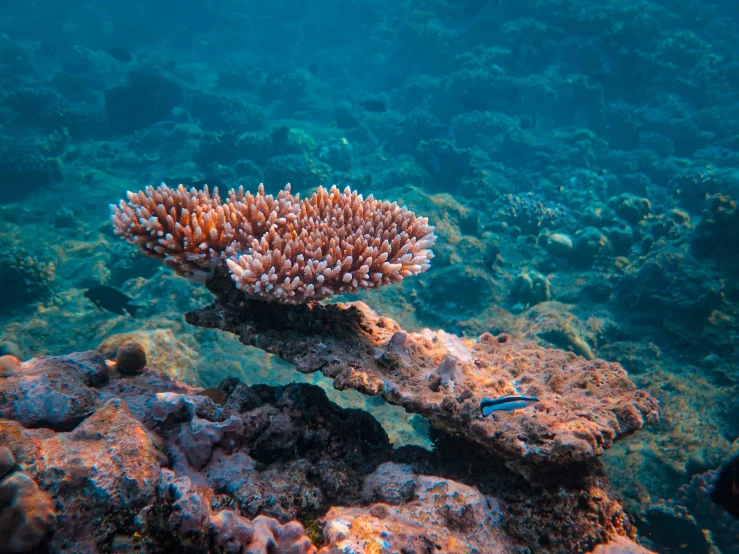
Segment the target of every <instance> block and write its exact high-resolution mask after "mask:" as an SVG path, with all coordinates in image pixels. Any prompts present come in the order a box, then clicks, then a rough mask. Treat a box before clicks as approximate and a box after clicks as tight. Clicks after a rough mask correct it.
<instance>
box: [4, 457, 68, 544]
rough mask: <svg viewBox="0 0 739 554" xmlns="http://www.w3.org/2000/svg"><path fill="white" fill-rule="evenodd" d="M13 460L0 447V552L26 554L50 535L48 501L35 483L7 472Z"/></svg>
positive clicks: (51, 517) (52, 520)
mask: <svg viewBox="0 0 739 554" xmlns="http://www.w3.org/2000/svg"><path fill="white" fill-rule="evenodd" d="M14 466H15V458H14V457H13V454H12V453H11V452H10V450H9V449H8V448H7V447H4V446H0V552H3V553H10V552H30V551H32V550H33V549H34V548H37V547H41V546H42V545H43V544H44V543H45V542H47V541H48V539H49V538H50V537H51V535H52V533H53V532H54V527H55V514H54V508H53V507H52V503H51V498H49V495H48V494H46V493H45V492H43V491H41V490H40V489H39V488H38V485H37V484H36V482H35V481H34V480H33V479H31V478H30V477H28V475H25V474H24V473H20V472H17V471H16V472H11V470H12V469H13V468H14Z"/></svg>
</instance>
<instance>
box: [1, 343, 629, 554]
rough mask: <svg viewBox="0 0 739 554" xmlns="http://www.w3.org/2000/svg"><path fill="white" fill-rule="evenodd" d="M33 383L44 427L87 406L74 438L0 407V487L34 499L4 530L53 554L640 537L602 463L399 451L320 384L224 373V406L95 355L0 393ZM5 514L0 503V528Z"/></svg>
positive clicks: (26, 373)
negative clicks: (522, 469) (526, 474)
mask: <svg viewBox="0 0 739 554" xmlns="http://www.w3.org/2000/svg"><path fill="white" fill-rule="evenodd" d="M396 342H397V341H396ZM60 374H64V375H67V376H68V378H69V379H70V380H71V381H73V382H74V383H76V385H75V386H70V385H69V383H66V382H62V381H59V380H55V379H54V376H55V375H60ZM34 381H46V382H47V383H48V388H49V390H50V391H53V394H55V395H56V396H55V398H56V401H55V402H49V401H48V398H50V397H49V394H51V393H49V394H47V395H45V396H31V397H29V398H28V400H27V403H28V404H33V405H34V411H35V412H37V414H38V417H37V418H36V419H37V420H38V421H52V420H53V419H54V418H55V417H56V406H55V405H56V404H60V403H62V398H65V399H66V403H67V404H75V403H76V404H81V403H82V402H83V401H84V402H86V403H87V405H88V407H87V412H86V414H85V416H84V418H83V419H82V420H81V421H79V423H78V424H77V425H76V426H75V427H74V428H72V429H70V430H68V431H64V430H60V429H57V430H55V429H54V428H52V427H50V426H43V427H39V426H34V425H31V424H29V422H28V420H23V421H21V420H20V419H18V418H17V417H16V416H17V413H15V412H13V413H8V412H6V413H3V414H2V415H1V417H0V474H3V475H5V474H7V473H8V471H14V473H11V474H10V476H9V477H4V478H2V479H1V480H0V491H4V490H5V488H7V487H11V486H13V487H15V486H16V484H17V483H16V481H18V482H21V481H22V482H23V483H25V484H24V485H23V487H20V488H19V487H16V490H19V491H20V490H21V489H22V490H23V491H25V492H23V494H24V495H25V496H23V498H24V499H26V500H27V501H26V500H24V502H23V503H22V506H23V510H26V511H25V512H24V513H25V514H26V516H27V517H26V518H25V519H23V518H21V519H17V520H16V519H14V521H20V522H28V523H24V524H23V525H20V526H17V528H14V529H13V533H15V536H21V535H22V536H23V537H25V539H24V540H27V541H32V542H33V541H35V542H33V545H37V544H42V542H43V543H44V544H46V543H48V547H49V549H50V550H51V551H55V552H63V553H64V552H70V553H71V552H79V551H80V550H84V551H86V552H91V553H101V552H107V551H109V550H110V549H112V550H114V551H146V552H149V551H151V552H161V551H186V550H189V549H196V550H199V551H206V550H207V551H210V552H224V553H225V552H253V553H255V554H256V553H262V554H267V553H271V552H285V553H287V552H292V553H305V554H310V553H315V552H316V551H317V550H318V551H319V552H323V553H329V552H335V551H337V549H342V551H347V552H357V553H358V552H374V551H376V552H389V551H393V550H402V551H405V552H419V553H420V552H428V551H429V548H431V549H433V550H437V551H442V552H450V553H457V552H458V553H462V552H475V551H476V552H493V551H494V552H502V553H509V552H510V553H511V554H513V553H514V552H520V549H521V548H528V549H535V550H536V551H539V552H546V553H549V552H551V553H555V552H557V553H559V552H561V553H563V554H564V553H565V552H573V551H585V550H588V549H592V548H593V547H595V546H596V545H599V544H603V545H607V544H609V543H612V542H614V541H615V542H619V541H620V542H621V543H622V544H623V545H625V546H624V547H625V548H633V549H636V548H637V547H636V545H635V544H634V543H633V542H631V540H630V538H631V537H633V528H632V527H631V525H630V523H629V521H628V518H627V517H626V514H625V513H624V512H623V510H622V509H621V507H620V506H619V504H618V502H617V501H616V500H615V499H614V498H613V497H612V496H611V495H610V493H609V492H608V488H607V480H606V479H605V476H604V475H603V474H602V472H601V470H600V469H599V468H598V466H597V462H596V463H595V465H593V464H592V463H591V464H590V465H587V464H586V465H578V469H577V470H575V471H574V472H565V473H562V472H554V473H552V474H551V475H550V476H549V477H548V478H547V477H545V476H544V475H541V476H540V478H541V479H544V481H542V482H541V484H540V485H537V486H531V485H530V484H529V483H527V482H526V481H525V480H523V479H521V478H520V477H516V476H515V475H513V474H511V473H510V471H509V470H508V469H507V468H506V467H505V464H500V463H490V458H491V457H494V456H495V455H494V454H488V455H486V456H481V455H480V452H479V448H480V447H479V446H476V445H474V444H471V443H468V442H465V441H464V440H462V439H459V438H451V437H447V436H440V437H439V442H438V445H439V448H438V451H437V452H436V453H431V452H428V451H425V450H422V449H418V448H412V447H404V448H400V449H393V448H392V445H390V443H389V442H388V440H387V436H386V435H385V433H384V431H383V430H382V428H381V427H380V426H379V424H378V423H377V422H376V421H375V420H374V418H373V417H372V416H370V415H369V414H367V413H366V412H362V411H359V410H347V409H342V408H339V407H337V406H336V405H334V404H332V403H330V402H329V401H328V399H327V398H326V395H325V394H324V393H323V392H322V391H321V390H320V389H319V388H317V387H315V386H313V385H306V384H303V385H290V386H287V387H271V386H266V385H256V386H253V387H247V386H245V385H244V384H242V383H241V382H239V381H238V380H236V379H226V380H224V381H223V382H222V383H221V385H220V386H219V387H218V390H219V391H220V396H218V400H219V401H217V402H216V401H214V400H213V398H214V397H215V395H214V394H212V393H208V391H198V390H197V389H193V388H191V387H188V386H187V385H184V384H183V383H180V382H178V381H175V380H173V379H171V378H169V377H167V376H165V375H163V374H162V373H159V372H157V371H155V370H152V369H151V368H145V369H144V370H143V371H142V372H140V373H138V374H136V375H132V376H125V377H118V376H117V375H116V374H112V373H109V372H108V366H107V365H106V364H105V363H104V359H103V358H102V357H101V356H100V355H99V354H97V353H96V352H94V351H91V352H86V353H80V354H72V355H68V356H58V357H47V358H40V359H31V360H29V361H27V362H24V363H22V364H21V366H20V368H19V372H18V373H17V374H15V375H13V376H10V377H7V378H4V379H0V384H2V387H3V389H2V392H0V396H3V395H9V396H12V397H19V396H20V394H21V392H22V391H24V390H27V389H28V384H29V383H32V382H34ZM206 393H208V394H206ZM81 398H84V400H82V401H81V400H78V399H81ZM442 453H443V454H444V455H441V454H442ZM21 471H22V472H23V473H22V474H21V473H19V472H21ZM15 475H22V477H13V476H15ZM9 479H10V481H9ZM13 479H14V480H13ZM552 479H554V480H552ZM33 480H35V481H36V483H38V486H37V487H36V485H34V484H33V483H34V481H33ZM545 483H546V484H545ZM541 485H544V487H543V488H542V486H541ZM483 491H484V492H483ZM27 493H28V494H27ZM20 496H21V495H20V492H19V493H18V494H16V495H15V498H20ZM2 498H6V497H5V496H2ZM31 500H33V502H31ZM52 500H53V505H54V506H55V507H56V512H57V515H56V519H55V518H54V513H53V511H52V510H51V502H52ZM574 506H577V509H573V508H574ZM12 507H13V505H11V508H12ZM14 509H15V508H14ZM6 511H7V508H6V509H5V511H3V509H2V503H0V522H3V521H4V519H3V518H4V517H5V515H6ZM31 512H33V513H31ZM32 515H38V516H39V517H31V516H32ZM40 516H43V517H40ZM301 522H303V523H301ZM3 529H4V528H3V527H2V525H0V533H4V532H5V531H4V530H3ZM0 536H3V535H0ZM32 542H27V543H23V547H24V548H25V547H26V546H28V545H31V544H32ZM3 544H10V543H3ZM13 544H15V543H13ZM633 551H635V552H636V551H639V550H633Z"/></svg>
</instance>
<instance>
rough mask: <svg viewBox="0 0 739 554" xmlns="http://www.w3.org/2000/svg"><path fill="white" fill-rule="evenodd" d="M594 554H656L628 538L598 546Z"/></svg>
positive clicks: (617, 539) (620, 538) (616, 539)
mask: <svg viewBox="0 0 739 554" xmlns="http://www.w3.org/2000/svg"><path fill="white" fill-rule="evenodd" d="M593 554H654V552H652V551H651V550H648V549H646V548H644V547H643V546H639V545H638V544H636V543H635V542H633V541H631V540H629V539H627V538H626V537H618V538H615V539H613V540H612V541H609V542H608V543H607V544H599V545H598V546H596V547H595V550H593Z"/></svg>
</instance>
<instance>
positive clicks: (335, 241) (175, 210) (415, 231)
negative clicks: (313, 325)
mask: <svg viewBox="0 0 739 554" xmlns="http://www.w3.org/2000/svg"><path fill="white" fill-rule="evenodd" d="M112 220H113V225H114V227H115V231H116V233H117V234H119V235H122V236H123V237H124V238H125V239H126V240H128V241H129V242H131V243H133V244H136V245H137V246H139V248H140V249H141V250H142V251H143V252H144V253H145V254H147V255H150V256H154V257H157V258H160V259H162V260H163V261H164V263H166V264H168V265H170V266H172V267H174V268H175V270H177V271H178V272H179V273H181V274H185V275H195V276H202V275H205V274H207V273H206V272H208V271H210V270H212V269H213V268H214V267H215V266H217V265H221V264H224V263H225V264H227V266H228V268H229V270H230V272H231V275H232V277H233V279H234V281H236V283H237V285H238V287H239V288H240V289H241V290H243V291H244V292H246V293H247V294H249V295H253V296H259V297H262V298H263V299H266V300H277V301H279V302H285V303H302V302H307V301H311V300H320V299H322V298H326V297H329V296H333V295H335V294H340V293H343V292H356V291H357V290H359V289H363V288H375V287H378V286H381V285H385V284H389V283H394V282H397V281H401V280H402V279H403V278H405V277H408V276H411V275H417V274H418V273H421V272H423V271H425V270H426V269H428V268H429V262H430V260H431V258H432V257H433V253H432V251H431V247H432V246H433V244H434V242H435V240H436V236H435V235H434V232H433V231H434V228H433V227H432V226H430V225H429V224H428V219H426V218H419V217H416V215H415V214H414V213H413V212H411V211H410V210H408V209H407V208H405V207H402V206H398V204H397V203H395V202H393V203H390V202H387V201H380V200H375V199H374V198H373V197H372V196H369V197H368V198H366V199H365V198H363V197H362V195H360V194H358V193H357V192H352V191H351V190H350V189H349V188H348V187H347V188H346V189H344V191H343V192H342V191H340V190H339V189H338V188H336V187H332V188H331V190H326V189H325V188H323V187H319V189H318V190H317V191H316V192H315V193H314V194H313V195H312V196H311V197H310V198H307V199H304V200H300V199H299V197H298V196H292V194H291V193H290V186H289V185H288V186H287V187H286V188H285V190H283V191H281V192H280V193H279V194H278V195H277V197H276V198H275V197H273V196H271V195H267V194H265V192H264V187H263V186H261V185H260V187H259V190H258V191H257V194H256V195H252V194H251V193H248V192H247V193H244V191H243V189H239V190H238V191H233V190H232V191H230V193H229V196H228V199H227V201H226V202H225V203H222V202H221V199H220V197H219V195H218V190H217V189H215V190H214V191H213V194H212V195H211V194H210V193H209V191H208V189H207V187H206V188H205V190H203V191H198V190H195V189H191V190H189V191H188V190H187V189H185V187H183V186H182V185H180V187H178V188H177V189H170V188H169V187H167V186H166V185H164V184H162V185H160V186H159V187H157V188H153V187H147V188H146V189H145V190H144V191H142V192H138V193H131V192H129V193H128V201H127V202H126V201H123V200H122V201H121V202H120V204H119V205H118V206H114V207H113V216H112Z"/></svg>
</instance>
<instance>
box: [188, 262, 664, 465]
mask: <svg viewBox="0 0 739 554" xmlns="http://www.w3.org/2000/svg"><path fill="white" fill-rule="evenodd" d="M206 284H207V285H208V287H209V289H210V290H211V291H212V292H213V293H214V294H216V295H217V297H218V298H217V301H216V303H215V304H213V305H211V306H210V307H207V308H205V309H203V310H200V311H198V312H191V313H189V314H187V321H188V322H189V323H192V324H194V325H199V326H201V327H213V328H219V329H223V330H226V331H230V332H232V333H235V334H236V335H237V336H238V337H239V339H240V340H241V342H243V343H244V344H247V345H250V346H256V347H257V348H261V349H262V350H265V351H267V352H270V353H272V354H275V355H277V356H279V357H280V358H282V359H284V360H286V361H288V362H290V363H292V364H294V365H295V367H296V369H298V370H299V371H301V372H303V373H312V372H315V371H320V372H321V373H323V374H324V375H325V376H327V377H330V378H332V379H334V387H335V388H337V389H339V390H344V389H355V390H357V391H359V392H361V393H363V394H367V395H371V396H376V395H379V396H382V397H383V398H384V399H385V400H386V401H388V402H389V403H391V404H396V405H399V406H401V407H403V408H404V409H405V410H406V411H408V412H410V413H416V414H420V415H422V416H424V417H426V418H427V419H428V420H429V421H430V422H431V424H432V425H433V426H434V427H436V428H437V429H440V430H442V431H445V432H449V433H452V434H460V435H462V436H464V437H465V438H466V439H468V440H471V441H474V442H477V443H479V444H481V445H483V446H484V447H485V448H486V449H488V450H489V451H490V452H491V453H494V454H496V455H502V456H504V457H506V458H508V459H510V460H512V461H514V462H525V463H526V464H527V465H532V464H548V465H551V464H556V465H566V464H571V463H574V462H581V461H585V460H590V459H592V458H594V457H596V456H599V455H601V454H602V453H603V452H604V451H605V450H606V449H608V448H610V447H611V445H612V444H613V442H614V441H615V440H617V439H619V438H621V437H624V436H626V435H629V434H631V433H633V432H634V431H636V430H638V429H640V428H641V427H642V426H643V425H645V424H647V423H649V422H652V421H655V420H656V419H657V418H658V413H659V412H658V408H657V401H656V400H655V399H654V398H653V397H651V396H650V395H649V394H648V393H646V392H644V391H640V390H637V388H636V386H635V385H634V383H632V382H631V381H630V380H629V378H628V375H627V374H626V371H624V369H623V368H622V367H621V366H620V365H619V364H617V363H608V362H605V361H603V360H586V359H585V358H582V357H578V356H576V355H574V354H572V353H569V352H564V351H561V350H555V349H548V348H542V347H540V346H537V345H536V344H535V343H533V342H528V341H520V340H514V339H513V338H511V337H510V336H508V335H505V334H501V335H499V336H497V337H494V336H493V335H491V334H489V333H485V334H483V335H481V336H480V337H478V338H477V339H474V340H473V339H463V338H460V337H457V336H455V335H450V334H449V333H445V332H444V331H432V330H429V329H425V330H423V331H422V332H420V333H407V332H405V331H404V330H402V329H401V328H400V325H399V324H398V323H396V322H395V321H393V320H392V319H389V318H386V317H380V316H378V315H377V314H376V313H375V312H373V311H372V310H371V309H370V308H369V307H368V306H367V305H366V304H364V303H362V302H354V303H346V304H345V303H338V304H331V305H320V304H313V305H310V306H304V305H302V306H285V305H277V304H268V303H265V302H260V301H255V300H250V299H246V298H245V297H244V295H243V294H242V293H240V292H239V291H237V290H236V289H235V288H234V286H233V283H232V282H231V280H230V278H229V277H228V276H227V275H222V274H219V273H216V274H215V275H214V276H213V277H212V278H211V279H209V280H208V281H207V283H206ZM506 394H527V395H531V396H536V397H537V398H539V399H540V402H538V403H536V404H535V405H533V406H531V407H529V408H527V409H524V410H516V411H514V412H499V413H496V414H494V415H493V416H491V417H488V418H484V417H482V414H481V413H480V401H481V400H482V399H483V398H485V397H487V398H496V397H498V396H503V395H506Z"/></svg>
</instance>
